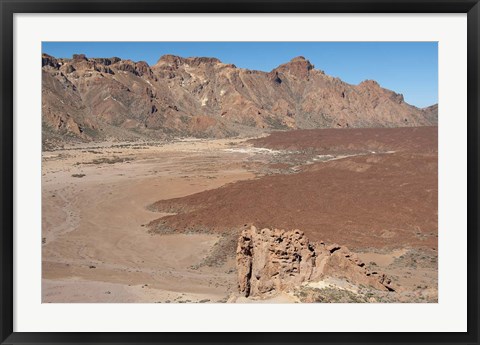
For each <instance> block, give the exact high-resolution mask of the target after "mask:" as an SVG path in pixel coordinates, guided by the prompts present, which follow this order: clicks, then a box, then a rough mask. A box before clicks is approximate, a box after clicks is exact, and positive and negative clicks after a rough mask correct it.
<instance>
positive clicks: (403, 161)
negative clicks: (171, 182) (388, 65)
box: [150, 127, 438, 249]
mask: <svg viewBox="0 0 480 345" xmlns="http://www.w3.org/2000/svg"><path fill="white" fill-rule="evenodd" d="M282 135H284V137H283V139H281V138H282ZM315 137H318V139H315ZM269 138H271V140H270V139H269ZM258 143H259V146H263V147H265V146H266V147H272V148H276V149H283V148H286V149H287V150H298V151H300V152H302V151H310V152H312V153H313V154H329V153H330V154H331V153H333V154H341V153H342V152H345V153H348V154H357V155H356V156H352V157H347V158H342V159H337V160H331V161H327V162H322V163H316V164H310V165H306V166H304V167H303V168H302V169H301V170H300V171H299V172H298V173H294V174H279V175H270V176H263V177H260V178H258V179H253V180H248V181H239V182H236V183H233V184H228V185H226V186H224V187H221V188H218V189H214V190H207V191H204V192H201V193H196V194H192V195H189V196H185V197H182V198H176V199H170V200H162V201H158V202H156V203H155V204H154V205H153V208H154V209H156V210H158V211H160V212H175V213H177V214H176V215H171V216H167V217H163V218H161V219H158V220H156V221H153V222H152V223H151V224H150V226H151V228H152V229H153V230H155V229H158V230H159V231H160V230H162V231H163V229H174V231H185V230H186V231H188V230H189V229H197V228H200V229H210V231H218V232H225V231H230V230H231V229H243V227H244V225H245V224H254V225H255V226H258V227H259V228H264V227H267V228H279V229H286V230H290V229H297V228H298V229H302V230H303V231H304V232H305V234H306V236H308V238H309V239H310V240H312V241H321V240H323V241H326V242H329V243H342V244H344V245H346V246H348V247H349V248H351V249H358V248H382V249H385V248H396V247H399V248H403V247H404V246H408V247H417V248H418V247H426V248H436V247H437V228H438V225H437V217H438V205H437V204H438V173H437V171H438V163H437V127H419V128H379V129H318V130H309V131H302V130H299V131H291V132H286V133H274V134H273V135H272V136H271V137H267V138H265V139H258ZM372 151H374V153H373V152H372ZM392 151H394V152H392Z"/></svg>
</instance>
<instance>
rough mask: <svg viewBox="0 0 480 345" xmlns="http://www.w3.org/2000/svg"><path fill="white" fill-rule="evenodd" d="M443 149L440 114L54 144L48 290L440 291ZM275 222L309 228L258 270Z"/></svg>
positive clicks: (47, 185)
mask: <svg viewBox="0 0 480 345" xmlns="http://www.w3.org/2000/svg"><path fill="white" fill-rule="evenodd" d="M437 155H438V153H437V127H434V126H432V127H428V126H425V127H406V128H365V129H314V130H292V131H288V132H283V131H278V132H273V133H272V134H270V135H263V136H260V137H256V138H242V139H238V138H235V139H231V138H228V139H191V138H183V139H182V138H178V139H175V140H169V141H155V142H154V141H135V142H118V141H117V142H113V141H112V142H108V141H104V142H97V143H96V142H90V143H84V144H75V145H73V144H72V145H65V146H64V147H63V148H58V149H53V150H52V149H51V150H45V151H43V153H42V191H43V193H42V223H43V226H42V302H44V303H51V302H53V303H57V302H148V303H190V302H200V303H216V302H221V303H223V302H228V303H230V302H232V303H235V302H236V303H249V302H267V303H268V302H289V303H295V302H437V296H438V293H437V292H438V289H437V261H438V255H437V248H438V246H437V240H438V231H437V216H438V212H437V195H438V186H437V181H438V177H437ZM252 226H255V227H256V229H257V232H255V229H253V230H251V229H252V228H251V227H252ZM264 228H269V229H271V230H272V231H273V230H274V229H285V230H294V229H300V230H301V231H300V232H287V233H284V232H280V235H278V236H277V235H275V236H277V237H275V239H274V240H275V241H276V242H275V243H279V242H282V241H286V240H287V239H288V241H287V242H288V243H287V244H286V245H285V246H286V247H285V248H283V249H285V252H284V253H283V254H282V253H280V254H278V255H280V256H281V255H284V254H285V255H286V257H287V259H288V260H287V261H288V262H286V261H285V262H283V261H281V260H280V261H281V262H280V264H279V265H280V266H278V265H277V266H275V265H273V264H272V263H271V262H270V263H265V262H264V263H263V265H264V267H263V268H265V267H266V266H268V265H270V266H269V267H267V269H266V270H264V271H262V272H264V273H267V272H268V274H269V275H270V276H268V277H263V276H262V277H259V276H258V274H255V272H254V271H252V267H253V269H255V265H257V266H258V262H259V261H258V259H257V258H255V257H253V259H252V258H248V257H247V258H246V257H241V258H239V254H245V253H246V254H251V253H250V251H251V248H257V247H258V246H259V247H258V248H260V247H261V249H262V250H263V251H264V252H263V254H262V255H267V254H265V251H266V252H269V251H270V252H269V253H270V254H271V253H273V251H274V249H272V243H270V244H269V242H268V241H269V240H268V239H266V240H265V241H266V242H265V243H266V244H265V245H264V244H262V243H260V244H258V245H257V244H255V243H254V244H253V247H249V248H250V249H248V250H244V249H245V248H246V247H242V248H243V249H242V248H240V244H239V243H240V242H239V239H240V240H242V241H243V242H242V243H243V244H245V243H247V245H251V241H252V238H249V237H248V236H250V235H248V234H252V231H253V237H255V236H257V237H255V238H261V236H263V235H264V234H265V233H267V236H269V235H268V234H270V230H269V231H267V232H262V231H261V230H262V229H264ZM271 236H274V235H271ZM282 236H283V237H282ZM272 238H274V237H272ZM305 238H308V240H307V242H305V241H306V240H305ZM308 241H311V242H308ZM299 243H300V244H299ZM311 243H315V245H316V246H323V247H322V248H326V249H322V250H323V252H322V250H320V249H318V250H317V249H312V248H319V247H315V246H313V247H312V245H311ZM284 244H285V242H284ZM337 244H338V245H337ZM256 245H257V247H255V246H256ZM297 245H298V246H300V247H298V246H297ZM262 246H263V247H262ZM268 246H270V247H268ZM302 246H303V247H302ZM292 248H293V249H292ZM305 248H306V249H305ZM346 248H348V249H346ZM297 249H298V253H300V252H301V251H304V250H307V251H309V253H310V254H309V255H310V256H309V260H311V262H312V263H313V266H315V257H317V258H318V257H320V254H319V253H326V254H325V255H327V256H328V257H329V258H330V261H331V262H330V266H331V267H330V271H328V270H326V269H327V266H328V264H327V266H322V267H319V264H318V262H319V261H318V260H317V264H316V266H315V267H313V268H312V267H309V268H308V269H309V272H310V273H309V276H308V277H305V276H302V277H301V278H299V279H297V277H298V276H299V274H300V272H299V270H300V269H302V270H304V266H302V265H304V264H303V262H304V261H302V260H305V257H303V259H302V256H301V255H300V254H298V253H297V252H295V251H296V250H297ZM258 250H260V249H258ZM292 250H293V251H294V252H292ZM242 251H243V252H242ZM292 253H293V254H292ZM302 253H303V252H302ZM311 253H313V254H311ZM340 253H341V254H342V255H343V256H342V257H341V258H340V256H339V255H340ZM270 254H268V255H270ZM337 254H338V256H339V257H338V260H340V261H332V260H333V258H334V255H337ZM268 255H267V256H266V257H267V258H268V257H270V256H268ZM271 255H273V254H271ZM275 255H276V254H275ZM302 255H303V254H302ZM321 255H324V254H321ZM266 257H263V258H262V260H266V259H265V258H266ZM290 257H293V259H292V260H290ZM345 258H348V259H349V260H350V261H345V260H346V259H345ZM352 258H354V261H352ZM242 260H243V261H242ZM245 260H247V261H245ZM252 260H253V261H254V262H253V263H252ZM255 260H257V261H256V262H255ZM342 260H344V261H342ZM260 261H261V260H260ZM294 261H295V262H294ZM245 262H247V265H249V266H248V267H247V270H248V272H246V273H245V272H244V273H245V274H244V276H242V275H241V274H242V272H240V271H241V270H242V269H245V267H240V266H241V264H242V263H245ZM272 262H276V261H272ZM282 262H283V264H282ZM335 262H336V263H337V264H335ZM353 262H354V263H353ZM297 263H299V265H297V266H295V265H296V264H297ZM239 264H240V266H239ZM272 265H273V266H272ZM285 265H287V266H288V265H290V266H288V267H287V268H285ZM321 265H325V262H323V263H321ZM335 265H336V266H335ZM349 265H353V266H349ZM239 267H240V268H239ZM332 267H334V268H335V267H336V268H337V271H335V272H332V269H331V268H332ZM257 268H258V267H257ZM276 269H278V270H280V272H277V271H275V270H276ZM239 270H240V271H239ZM272 270H273V271H272ZM282 270H283V271H282ZM315 270H320V271H322V270H323V271H322V272H320V273H319V274H317V278H316V279H313V276H312V275H311V273H312V272H313V271H315ZM328 272H330V273H331V274H329V273H328ZM317 273H318V272H317ZM252 274H253V276H252ZM383 274H384V275H385V277H388V278H385V279H388V284H387V283H386V281H384V280H383V279H382V280H381V281H382V284H383V285H380V287H381V288H378V287H376V286H375V284H371V283H370V282H371V280H370V279H371V278H372V277H374V276H378V275H382V276H383ZM274 277H277V278H274ZM278 277H280V278H278ZM282 277H285V281H286V282H288V284H285V285H281V284H280V283H281V282H280V283H279V280H278V279H280V280H281V278H282ZM291 277H293V278H291ZM242 279H244V280H243V281H242ZM255 279H256V280H257V281H258V282H261V283H262V285H261V286H259V285H258V282H256V281H254V280H255ZM269 279H277V280H276V281H275V282H273V283H272V281H270V280H269ZM289 279H293V280H291V281H289ZM377 280H378V279H377ZM242 284H243V285H244V289H243V290H241V289H239V285H242ZM255 284H257V285H255ZM279 284H280V285H279ZM245 286H247V289H246V290H245ZM255 286H256V288H255ZM279 286H281V287H282V288H279ZM383 287H385V288H383ZM253 288H255V289H256V290H255V291H256V293H253V292H254V290H252V289H253Z"/></svg>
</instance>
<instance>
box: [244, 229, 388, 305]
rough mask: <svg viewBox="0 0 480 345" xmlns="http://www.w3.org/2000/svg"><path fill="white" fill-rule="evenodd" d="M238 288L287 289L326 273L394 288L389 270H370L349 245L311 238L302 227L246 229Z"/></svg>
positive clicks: (254, 291) (247, 292)
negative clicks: (386, 274)
mask: <svg viewBox="0 0 480 345" xmlns="http://www.w3.org/2000/svg"><path fill="white" fill-rule="evenodd" d="M237 272H238V273H237V274H238V288H239V291H240V293H241V294H242V295H244V296H246V297H249V296H263V295H266V294H272V293H276V292H280V291H286V290H288V289H291V288H293V287H294V286H298V285H300V284H301V283H303V282H307V281H318V280H321V279H322V278H324V277H336V278H343V279H346V280H348V281H350V282H351V283H353V284H356V285H360V284H363V285H366V286H369V287H371V288H375V289H378V290H384V291H394V288H393V286H392V282H391V280H390V279H389V278H388V277H386V276H385V274H383V273H380V272H375V271H369V270H367V268H366V267H365V264H364V263H363V262H362V261H361V260H360V259H359V258H358V257H357V256H356V255H355V254H354V253H352V252H350V251H349V250H348V248H346V247H342V246H339V245H337V244H330V245H326V244H325V243H323V242H320V243H315V242H310V241H309V240H308V238H307V237H306V236H305V234H304V233H303V232H302V231H300V230H291V231H285V230H278V229H274V230H270V229H261V230H258V229H256V228H255V227H253V226H252V227H251V228H250V229H245V230H244V231H243V232H242V234H241V235H240V238H239V240H238V246H237Z"/></svg>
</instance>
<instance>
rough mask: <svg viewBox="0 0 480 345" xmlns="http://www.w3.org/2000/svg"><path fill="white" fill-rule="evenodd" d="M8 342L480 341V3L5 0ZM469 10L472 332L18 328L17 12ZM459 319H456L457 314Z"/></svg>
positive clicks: (3, 333)
mask: <svg viewBox="0 0 480 345" xmlns="http://www.w3.org/2000/svg"><path fill="white" fill-rule="evenodd" d="M0 11H1V35H0V37H1V52H0V56H1V64H0V75H1V77H2V82H1V85H0V101H1V117H0V137H1V140H0V142H1V144H0V145H1V151H0V152H1V160H0V177H1V186H0V192H1V193H0V194H1V201H0V202H1V207H0V219H1V226H2V227H1V231H0V242H1V249H0V251H1V252H0V277H1V282H0V283H1V287H0V288H1V299H0V302H1V305H0V308H1V310H0V312H1V314H0V318H1V321H0V341H1V343H2V344H27V343H28V344H107V343H109V344H214V343H221V344H247V343H248V344H264V343H272V344H277V343H282V344H302V343H305V344H307V343H308V344H314V343H318V344H387V343H388V344H423V343H431V344H478V343H479V334H478V328H479V317H478V316H479V307H480V304H479V300H478V295H479V292H478V287H479V274H478V270H479V255H478V249H479V247H480V246H479V237H478V231H479V226H478V211H479V209H478V194H479V174H478V162H479V150H478V148H479V132H480V127H479V120H478V119H479V115H480V114H479V103H480V88H479V83H480V78H479V73H480V69H479V49H480V48H479V47H480V45H479V39H480V36H479V17H480V4H479V0H418V1H416V0H393V1H388V0H299V1H294V0H246V1H238V0H233V1H227V0H198V1H194V0H177V1H174V0H167V1H165V0H140V1H134V0H112V1H110V0H100V1H94V0H84V1H80V0H75V1H66V0H40V1H35V0H30V1H28V0H24V1H13V0H0ZM228 12H231V13H236V12H237V13H467V16H468V17H467V20H468V24H467V32H468V33H467V36H468V37H467V42H468V60H467V61H468V62H467V63H468V66H467V68H468V79H467V83H468V108H467V109H468V138H467V142H468V177H467V178H468V210H467V212H468V248H467V250H468V267H467V271H468V286H467V291H468V309H467V313H468V315H467V318H468V319H467V320H468V331H467V332H465V333H430V332H420V333H410V332H405V333H388V334H386V333H333V332H327V333H324V332H322V333H315V332H309V333H294V332H286V333H255V334H251V333H221V330H220V329H219V330H218V331H219V333H187V332H186V333H172V332H164V333H107V332H104V333H103V332H102V333H60V332H55V333H20V332H14V331H13V316H14V310H13V297H14V291H13V232H14V225H15V224H14V223H13V201H14V197H15V196H14V193H13V181H14V178H15V175H14V170H13V159H14V147H13V122H14V121H13V120H14V119H13V110H14V109H13V81H14V80H13V64H14V60H13V34H14V28H13V17H14V14H15V13H228ZM452 317H455V315H452Z"/></svg>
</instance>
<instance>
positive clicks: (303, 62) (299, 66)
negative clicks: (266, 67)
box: [274, 56, 315, 78]
mask: <svg viewBox="0 0 480 345" xmlns="http://www.w3.org/2000/svg"><path fill="white" fill-rule="evenodd" d="M314 68H315V66H314V65H312V64H311V63H310V61H308V60H307V59H305V58H304V57H303V56H297V57H294V58H293V59H291V60H290V61H289V62H287V63H284V64H282V65H280V66H278V67H277V68H276V69H275V70H274V71H275V72H283V73H289V74H291V75H293V76H296V77H297V78H307V77H308V76H309V75H310V71H311V70H312V69H314Z"/></svg>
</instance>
